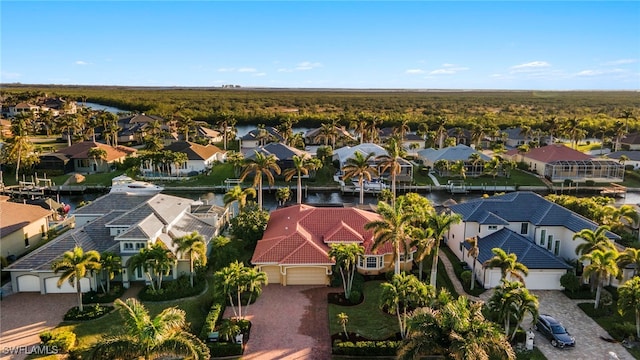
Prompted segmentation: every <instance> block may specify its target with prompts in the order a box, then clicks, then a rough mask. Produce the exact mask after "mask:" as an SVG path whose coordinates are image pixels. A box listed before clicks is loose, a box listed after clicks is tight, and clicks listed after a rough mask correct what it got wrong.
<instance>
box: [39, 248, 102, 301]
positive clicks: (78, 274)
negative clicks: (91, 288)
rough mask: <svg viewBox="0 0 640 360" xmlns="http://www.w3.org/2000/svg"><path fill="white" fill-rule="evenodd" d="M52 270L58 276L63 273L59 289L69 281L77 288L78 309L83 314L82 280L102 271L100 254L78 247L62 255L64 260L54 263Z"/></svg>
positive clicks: (59, 281)
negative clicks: (88, 275) (88, 274)
mask: <svg viewBox="0 0 640 360" xmlns="http://www.w3.org/2000/svg"><path fill="white" fill-rule="evenodd" d="M51 269H52V270H53V271H54V272H55V273H56V274H58V273H59V272H62V274H61V275H60V279H58V284H57V285H58V287H60V286H62V284H63V283H64V282H65V281H68V282H69V283H70V284H71V285H73V286H74V287H75V288H76V292H77V293H78V309H79V310H80V312H82V311H83V307H82V289H81V287H80V285H81V281H80V280H82V278H84V277H85V276H87V273H91V272H93V271H95V270H99V269H100V254H99V253H98V252H97V251H95V250H90V251H87V252H84V250H82V248H81V247H79V246H76V247H74V248H73V250H71V251H66V252H65V253H64V254H62V259H60V260H58V261H56V262H54V263H53V265H52V266H51Z"/></svg>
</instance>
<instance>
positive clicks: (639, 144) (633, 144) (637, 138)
mask: <svg viewBox="0 0 640 360" xmlns="http://www.w3.org/2000/svg"><path fill="white" fill-rule="evenodd" d="M620 145H621V146H622V150H640V133H637V132H636V133H631V134H627V135H625V136H623V137H622V139H620Z"/></svg>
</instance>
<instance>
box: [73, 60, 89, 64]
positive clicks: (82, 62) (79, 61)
mask: <svg viewBox="0 0 640 360" xmlns="http://www.w3.org/2000/svg"><path fill="white" fill-rule="evenodd" d="M74 64H76V65H89V63H88V62H86V61H82V60H77V61H76V62H75V63H74Z"/></svg>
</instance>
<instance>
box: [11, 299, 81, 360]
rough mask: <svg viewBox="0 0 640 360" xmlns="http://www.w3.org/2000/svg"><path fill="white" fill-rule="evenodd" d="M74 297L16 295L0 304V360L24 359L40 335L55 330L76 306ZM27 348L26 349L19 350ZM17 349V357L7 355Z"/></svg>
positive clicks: (76, 302)
mask: <svg viewBox="0 0 640 360" xmlns="http://www.w3.org/2000/svg"><path fill="white" fill-rule="evenodd" d="M76 296H77V295H76V294H47V295H41V294H40V293H17V294H11V295H9V296H6V297H4V298H3V299H2V301H0V359H1V360H5V359H12V360H14V359H24V358H25V357H26V356H27V354H26V352H28V350H29V349H30V348H31V347H32V346H34V345H37V344H39V343H40V338H39V336H38V335H39V334H40V333H41V332H42V331H44V330H47V329H51V328H54V327H56V326H57V325H58V324H59V323H60V322H61V321H62V320H63V318H64V314H65V313H66V312H67V311H68V310H69V309H70V308H72V307H74V306H76V305H77V304H78V299H77V297H76ZM19 347H26V348H19ZM12 349H17V351H18V352H19V353H18V354H11V355H10V354H9V351H10V350H12Z"/></svg>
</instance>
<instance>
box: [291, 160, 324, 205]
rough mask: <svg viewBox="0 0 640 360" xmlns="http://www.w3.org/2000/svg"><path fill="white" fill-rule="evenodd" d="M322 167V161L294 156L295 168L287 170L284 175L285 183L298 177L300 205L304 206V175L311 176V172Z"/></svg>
mask: <svg viewBox="0 0 640 360" xmlns="http://www.w3.org/2000/svg"><path fill="white" fill-rule="evenodd" d="M316 160H318V159H316ZM320 167H322V162H321V161H311V159H305V158H304V157H302V156H298V155H293V167H292V168H288V169H286V170H285V171H284V172H283V175H284V180H285V181H290V180H291V178H293V177H294V176H297V180H298V187H297V190H296V191H297V193H296V195H297V197H298V204H302V175H309V171H310V170H318V169H319V168H320Z"/></svg>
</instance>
